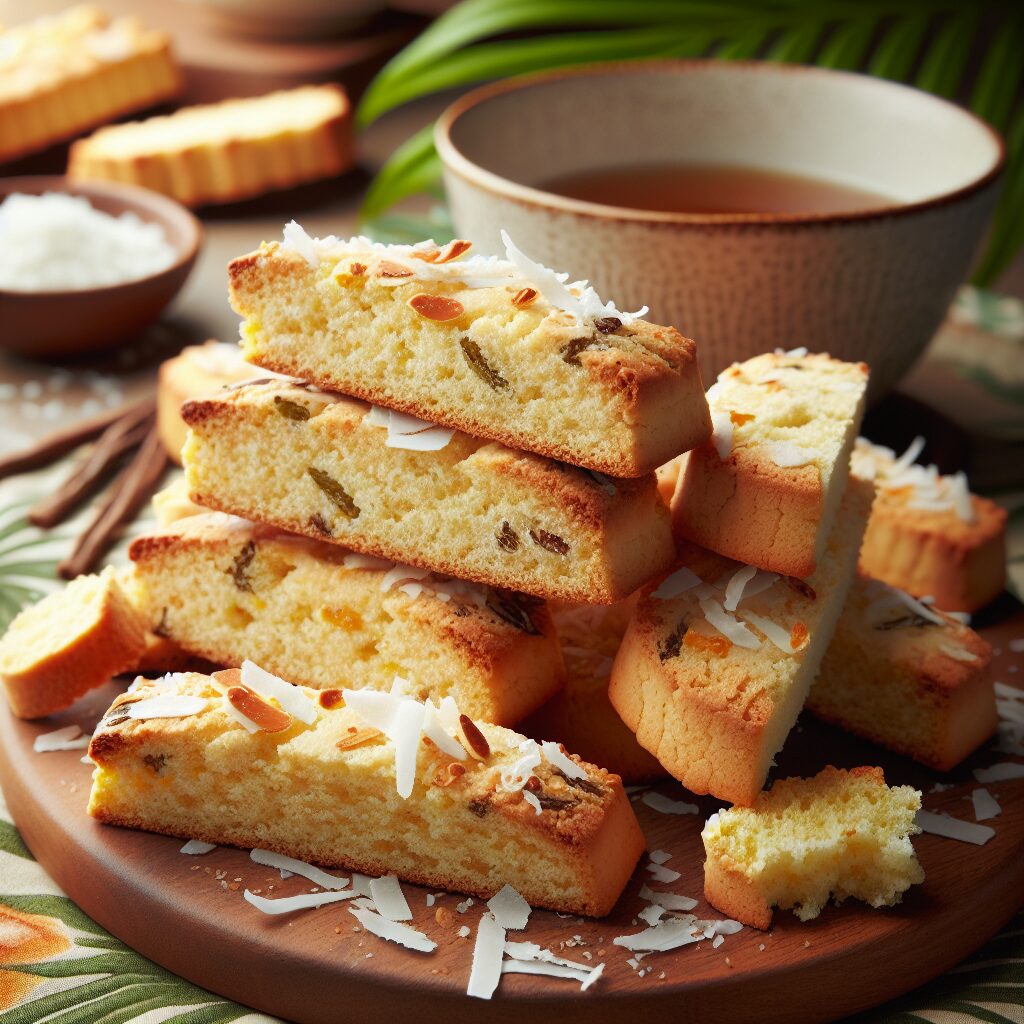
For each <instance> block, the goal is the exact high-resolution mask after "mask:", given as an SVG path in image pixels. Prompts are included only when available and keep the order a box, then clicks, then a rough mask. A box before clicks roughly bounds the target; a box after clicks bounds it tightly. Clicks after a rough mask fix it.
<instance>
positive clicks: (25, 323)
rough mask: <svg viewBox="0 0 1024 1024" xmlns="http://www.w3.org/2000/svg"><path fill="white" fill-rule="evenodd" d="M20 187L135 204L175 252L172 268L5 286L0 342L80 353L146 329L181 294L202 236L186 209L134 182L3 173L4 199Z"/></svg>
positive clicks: (0, 296)
mask: <svg viewBox="0 0 1024 1024" xmlns="http://www.w3.org/2000/svg"><path fill="white" fill-rule="evenodd" d="M15 192H22V193H27V194H30V195H40V194H41V193H43V192H66V193H68V194H70V195H74V196H84V197H85V198H86V199H88V200H89V202H90V203H91V204H92V205H93V207H95V209H97V210H101V211H102V212H103V213H109V214H111V215H113V216H120V215H121V214H122V213H126V212H128V211H131V212H132V213H134V214H136V216H138V217H139V218H140V220H144V221H150V222H154V223H157V224H159V225H160V227H161V228H163V231H164V234H165V235H166V236H167V241H168V242H169V243H170V244H171V246H172V247H173V248H174V250H175V252H176V254H177V256H176V258H175V260H174V262H173V263H172V264H171V265H170V266H169V267H167V269H166V270H162V271H160V272H159V273H157V274H151V275H150V276H149V277H142V278H139V279H138V280H135V281H127V282H125V283H124V284H114V285H104V286H102V287H97V288H84V289H77V290H73V291H41V292H20V291H5V290H3V289H0V320H2V329H0V347H3V348H5V349H7V350H9V351H11V352H17V353H18V354H19V355H24V356H41V357H50V356H67V355H81V354H84V353H88V352H97V351H102V350H104V349H110V348H114V347H116V346H117V345H118V344H120V343H121V342H124V341H127V340H128V339H130V338H132V337H135V336H137V335H139V334H141V333H142V331H144V330H145V329H146V328H147V327H148V326H149V325H150V324H152V323H153V322H154V321H155V320H156V319H157V318H158V317H159V316H160V314H161V313H162V312H163V310H164V307H165V306H166V305H167V304H168V303H169V302H170V301H171V299H173V298H174V296H175V295H177V294H178V291H179V290H180V289H181V286H182V285H183V284H184V283H185V280H186V278H187V277H188V275H189V273H190V272H191V270H192V266H193V264H194V263H195V261H196V256H197V255H198V253H199V247H200V245H201V244H202V240H203V229H202V227H201V226H200V224H199V221H198V220H196V218H195V217H193V216H192V214H191V213H189V211H188V210H186V209H185V208H184V207H183V206H180V205H179V204H178V203H176V202H174V200H172V199H168V198H167V197H166V196H162V195H158V194H157V193H156V192H151V191H150V190H149V189H145V188H138V187H136V186H135V185H120V184H116V183H111V182H74V183H72V182H69V181H68V180H67V179H66V178H62V177H56V176H54V177H45V176H33V177H24V178H6V179H2V180H0V202H2V201H3V199H5V198H6V197H7V196H8V195H10V194H12V193H15Z"/></svg>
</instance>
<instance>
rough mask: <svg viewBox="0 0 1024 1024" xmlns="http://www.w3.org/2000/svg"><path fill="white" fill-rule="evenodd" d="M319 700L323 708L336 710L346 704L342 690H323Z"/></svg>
mask: <svg viewBox="0 0 1024 1024" xmlns="http://www.w3.org/2000/svg"><path fill="white" fill-rule="evenodd" d="M318 700H319V701H320V707H322V708H336V707H337V706H338V705H339V704H343V703H344V697H342V695H341V690H321V691H320V696H319V698H318Z"/></svg>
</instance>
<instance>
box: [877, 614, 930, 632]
mask: <svg viewBox="0 0 1024 1024" xmlns="http://www.w3.org/2000/svg"><path fill="white" fill-rule="evenodd" d="M934 625H936V623H934V622H932V621H931V619H926V618H925V617H924V616H923V615H918V614H917V613H916V612H914V613H913V614H911V615H901V616H900V617H899V618H898V619H890V620H889V621H888V622H879V623H877V624H876V625H875V629H880V630H882V631H883V632H887V631H888V630H890V629H926V628H927V627H928V626H934Z"/></svg>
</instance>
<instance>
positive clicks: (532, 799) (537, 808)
mask: <svg viewBox="0 0 1024 1024" xmlns="http://www.w3.org/2000/svg"><path fill="white" fill-rule="evenodd" d="M522 794H523V799H524V800H525V801H526V802H527V803H528V804H529V805H530V806H531V807H532V808H533V813H534V814H540V813H541V812H542V811H543V810H544V808H543V807H541V805H540V800H538V799H537V796H536V794H534V793H531V792H530V791H529V790H528V789H524V790H522Z"/></svg>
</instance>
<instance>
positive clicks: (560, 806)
mask: <svg viewBox="0 0 1024 1024" xmlns="http://www.w3.org/2000/svg"><path fill="white" fill-rule="evenodd" d="M537 801H538V803H539V804H540V805H541V807H542V808H543V809H544V810H545V811H564V810H566V809H567V808H569V807H575V806H576V805H577V804H578V803H579V802H580V801H579V797H575V796H552V795H551V794H550V793H544V792H541V793H539V794H538V795H537Z"/></svg>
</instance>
